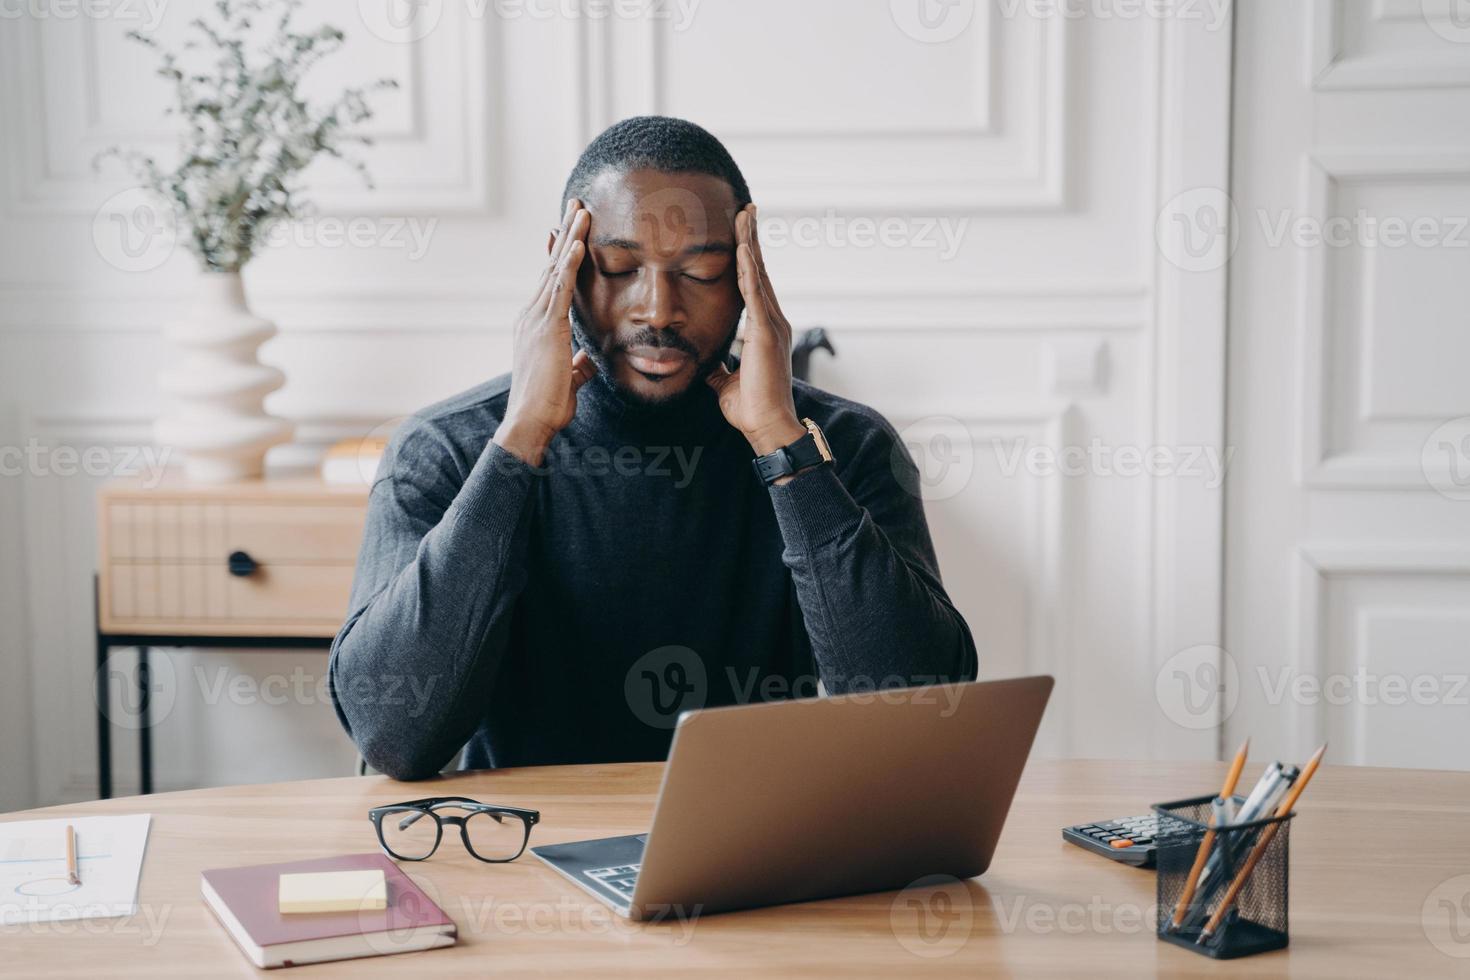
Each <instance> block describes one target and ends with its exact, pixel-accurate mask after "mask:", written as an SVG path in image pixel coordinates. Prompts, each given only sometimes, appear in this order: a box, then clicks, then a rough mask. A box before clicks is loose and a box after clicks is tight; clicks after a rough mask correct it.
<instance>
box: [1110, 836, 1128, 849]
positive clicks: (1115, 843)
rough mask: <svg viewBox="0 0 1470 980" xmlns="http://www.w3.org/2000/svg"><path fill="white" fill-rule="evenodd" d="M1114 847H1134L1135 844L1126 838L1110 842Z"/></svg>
mask: <svg viewBox="0 0 1470 980" xmlns="http://www.w3.org/2000/svg"><path fill="white" fill-rule="evenodd" d="M1110 843H1111V844H1112V846H1113V847H1132V846H1133V842H1132V841H1131V840H1129V839H1128V838H1126V837H1123V838H1119V839H1118V840H1115V841H1111V842H1110Z"/></svg>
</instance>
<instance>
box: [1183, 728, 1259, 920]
mask: <svg viewBox="0 0 1470 980" xmlns="http://www.w3.org/2000/svg"><path fill="white" fill-rule="evenodd" d="M1250 747H1251V740H1250V739H1249V738H1247V739H1246V740H1245V741H1244V742H1242V743H1241V745H1240V749H1239V750H1238V751H1237V752H1236V753H1235V761H1234V762H1232V763H1231V764H1230V771H1229V772H1227V773H1226V774H1225V785H1224V786H1222V787H1221V788H1220V796H1219V797H1217V798H1216V802H1219V799H1221V798H1223V799H1224V800H1225V801H1226V804H1227V805H1228V804H1229V800H1230V797H1231V795H1232V794H1233V793H1234V792H1235V784H1236V783H1238V782H1239V781H1240V771H1241V770H1242V769H1244V768H1245V758H1246V756H1247V755H1248V754H1249V753H1250ZM1216 812H1217V813H1218V810H1217V811H1216ZM1218 826H1220V821H1219V819H1215V820H1213V821H1212V822H1211V824H1210V829H1209V830H1207V831H1205V836H1204V839H1203V840H1201V841H1200V842H1199V851H1198V852H1197V853H1196V854H1195V856H1194V867H1192V868H1190V869H1189V878H1188V879H1187V880H1186V881H1185V882H1184V891H1183V892H1181V893H1180V895H1179V904H1178V905H1176V906H1175V907H1174V921H1173V922H1171V923H1169V928H1170V930H1174V929H1178V928H1179V926H1180V924H1181V923H1182V922H1183V921H1184V914H1185V912H1187V911H1188V910H1189V903H1190V901H1191V900H1192V899H1193V898H1194V889H1195V886H1196V885H1198V884H1199V876H1200V872H1201V871H1203V870H1204V867H1205V860H1206V859H1207V858H1208V857H1209V856H1210V848H1211V846H1212V845H1213V844H1214V842H1215V828H1216V827H1218Z"/></svg>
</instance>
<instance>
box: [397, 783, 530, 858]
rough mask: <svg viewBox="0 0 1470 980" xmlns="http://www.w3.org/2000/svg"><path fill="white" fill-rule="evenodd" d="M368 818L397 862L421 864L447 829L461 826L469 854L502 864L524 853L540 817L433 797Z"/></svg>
mask: <svg viewBox="0 0 1470 980" xmlns="http://www.w3.org/2000/svg"><path fill="white" fill-rule="evenodd" d="M443 811H451V812H443ZM368 819H369V820H371V821H372V822H373V826H374V827H375V828H377V831H378V843H379V844H381V845H382V847H383V850H384V851H386V852H387V853H388V856H389V857H395V858H398V859H399V860H400V861H422V860H424V858H426V857H428V856H429V855H431V854H433V853H434V852H435V851H437V850H438V849H439V842H440V841H441V840H443V839H444V827H445V825H446V824H447V825H449V826H457V827H459V837H460V840H462V841H464V847H465V850H467V851H469V852H470V854H472V855H473V856H475V857H477V858H479V859H480V860H481V861H488V862H491V863H494V864H501V863H504V862H506V861H514V860H515V859H516V858H518V857H520V856H521V854H523V853H524V852H525V850H526V842H527V841H528V840H530V839H531V826H532V825H533V824H535V823H537V822H539V821H540V819H541V814H540V812H539V811H536V810H523V809H521V808H520V807H514V806H492V805H491V804H489V803H479V802H476V801H475V800H471V799H469V798H467V797H464V796H434V797H430V798H429V799H427V800H410V801H409V802H407V803H394V804H392V805H391V806H378V807H373V808H372V809H371V810H369V811H368Z"/></svg>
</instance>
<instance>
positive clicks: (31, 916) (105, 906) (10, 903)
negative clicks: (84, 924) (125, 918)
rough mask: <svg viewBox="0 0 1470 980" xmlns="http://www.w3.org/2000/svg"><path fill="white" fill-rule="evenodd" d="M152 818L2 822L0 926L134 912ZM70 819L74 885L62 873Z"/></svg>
mask: <svg viewBox="0 0 1470 980" xmlns="http://www.w3.org/2000/svg"><path fill="white" fill-rule="evenodd" d="M152 819H153V817H152V815H151V814H147V813H134V814H128V815H127V816H120V817H60V818H57V819H55V820H22V821H17V822H15V823H0V924H4V925H14V924H18V923H26V922H58V921H61V920H63V919H100V918H109V917H112V916H120V915H132V914H133V913H134V912H136V911H137V910H138V906H137V898H138V876H139V875H140V874H141V872H142V870H143V852H144V851H145V850H146V849H147V847H148V825H149V822H150V821H151V820H152ZM68 824H69V825H71V827H72V829H73V830H74V831H75V832H76V841H77V845H76V846H77V876H78V878H80V879H81V884H79V885H74V884H72V883H71V881H70V880H69V879H68V878H67V870H66V828H67V825H68Z"/></svg>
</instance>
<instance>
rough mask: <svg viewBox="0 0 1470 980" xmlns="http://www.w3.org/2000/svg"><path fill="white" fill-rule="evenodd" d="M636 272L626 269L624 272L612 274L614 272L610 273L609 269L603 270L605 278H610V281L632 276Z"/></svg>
mask: <svg viewBox="0 0 1470 980" xmlns="http://www.w3.org/2000/svg"><path fill="white" fill-rule="evenodd" d="M636 271H637V270H636V269H625V270H624V271H622V272H612V271H610V270H608V269H603V270H602V274H603V276H604V277H605V278H608V279H621V278H623V277H624V276H631V275H632V274H633V273H634V272H636Z"/></svg>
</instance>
